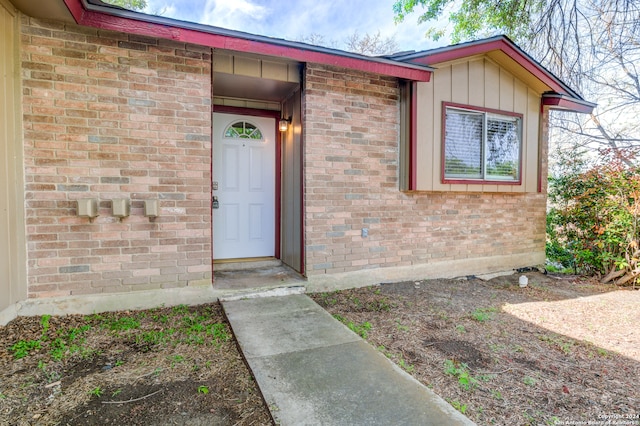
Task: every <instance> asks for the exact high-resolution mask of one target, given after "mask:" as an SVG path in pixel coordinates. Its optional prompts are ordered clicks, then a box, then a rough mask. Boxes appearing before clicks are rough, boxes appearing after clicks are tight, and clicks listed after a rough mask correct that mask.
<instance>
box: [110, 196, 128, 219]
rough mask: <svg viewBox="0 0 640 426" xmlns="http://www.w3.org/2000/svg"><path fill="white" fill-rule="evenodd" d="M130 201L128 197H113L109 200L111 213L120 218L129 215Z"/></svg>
mask: <svg viewBox="0 0 640 426" xmlns="http://www.w3.org/2000/svg"><path fill="white" fill-rule="evenodd" d="M130 210H131V203H130V202H129V199H128V198H114V199H113V200H111V213H112V214H113V215H114V216H115V217H119V218H120V220H122V219H123V218H125V217H127V216H129V212H130Z"/></svg>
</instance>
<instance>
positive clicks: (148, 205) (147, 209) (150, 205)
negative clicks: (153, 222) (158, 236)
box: [144, 200, 159, 219]
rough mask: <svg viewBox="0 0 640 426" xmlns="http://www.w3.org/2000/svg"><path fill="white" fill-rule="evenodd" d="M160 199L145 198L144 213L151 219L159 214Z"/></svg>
mask: <svg viewBox="0 0 640 426" xmlns="http://www.w3.org/2000/svg"><path fill="white" fill-rule="evenodd" d="M158 210H159V209H158V200H144V215H145V216H146V217H148V218H150V219H155V218H156V217H158V216H159V211H158Z"/></svg>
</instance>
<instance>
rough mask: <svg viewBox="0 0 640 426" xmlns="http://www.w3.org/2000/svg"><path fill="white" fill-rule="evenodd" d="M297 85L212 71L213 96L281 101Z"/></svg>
mask: <svg viewBox="0 0 640 426" xmlns="http://www.w3.org/2000/svg"><path fill="white" fill-rule="evenodd" d="M297 87H298V83H292V82H287V81H277V80H268V79H264V78H256V77H246V76H243V75H233V74H226V73H213V94H214V96H221V97H230V98H242V99H256V100H261V101H269V102H282V101H283V100H285V99H286V98H287V97H288V96H289V95H290V94H291V93H293V91H294V90H296V88H297Z"/></svg>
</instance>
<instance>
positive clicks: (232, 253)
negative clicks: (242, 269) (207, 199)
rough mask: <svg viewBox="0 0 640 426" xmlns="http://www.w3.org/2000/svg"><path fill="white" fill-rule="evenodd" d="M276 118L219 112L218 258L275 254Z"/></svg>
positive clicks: (215, 203) (215, 143) (216, 174)
mask: <svg viewBox="0 0 640 426" xmlns="http://www.w3.org/2000/svg"><path fill="white" fill-rule="evenodd" d="M275 126H276V123H275V119H274V118H264V117H252V116H245V115H237V114H226V113H214V114H213V134H214V138H213V174H212V176H213V182H212V188H213V197H214V199H213V258H214V259H236V258H247V257H266V256H274V255H275V201H276V200H275V197H276V193H275V186H276V179H275V168H276V167H275V164H276V161H275V157H276V155H275V154H276V141H275V136H276V135H275Z"/></svg>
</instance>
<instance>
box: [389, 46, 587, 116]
mask: <svg viewBox="0 0 640 426" xmlns="http://www.w3.org/2000/svg"><path fill="white" fill-rule="evenodd" d="M497 52H499V53H500V55H497V54H496V53H497ZM477 55H487V56H489V57H491V58H492V59H497V60H500V57H501V56H502V57H506V58H508V59H509V60H510V62H511V64H515V65H516V66H517V67H518V68H521V69H522V70H523V71H526V72H527V73H528V74H529V75H531V76H533V77H534V78H535V79H536V80H538V81H539V82H540V83H541V85H540V84H538V85H540V87H543V86H544V87H546V88H547V90H545V93H544V95H543V105H546V106H549V107H551V108H554V109H563V110H568V111H574V112H580V113H591V112H592V111H593V109H594V108H595V107H596V104H594V103H591V102H588V101H586V100H584V99H583V98H582V97H581V96H580V95H579V94H578V93H577V92H576V91H574V90H573V89H572V88H571V87H569V86H568V85H567V84H566V83H564V82H563V81H562V80H560V79H559V78H558V77H556V76H555V75H553V73H551V72H550V71H548V70H547V69H545V68H544V67H543V66H542V65H541V64H540V63H538V62H537V61H536V60H534V59H533V58H532V57H531V56H529V55H528V54H526V53H525V52H524V51H523V50H522V49H520V48H519V47H518V46H517V45H516V44H515V43H514V42H512V41H511V40H510V39H509V38H508V37H506V36H503V35H501V36H496V37H491V38H487V39H484V40H477V41H472V42H468V43H460V44H456V45H453V46H447V47H442V48H438V49H432V50H426V51H422V52H414V53H408V54H403V55H396V56H392V58H393V59H395V60H397V61H406V62H411V63H415V64H422V65H428V66H437V64H440V63H444V62H450V61H455V60H459V59H463V58H468V57H472V56H477Z"/></svg>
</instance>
